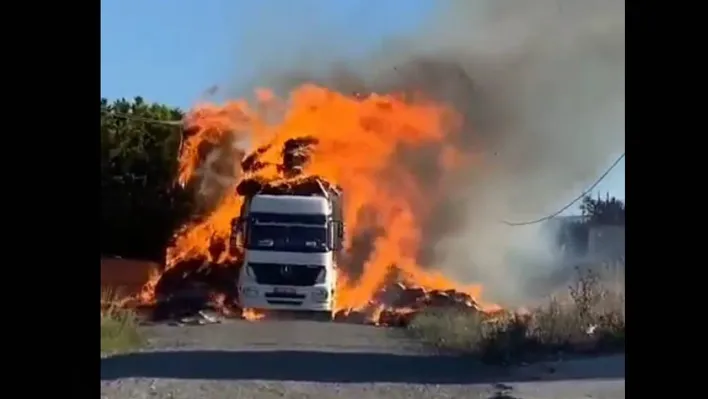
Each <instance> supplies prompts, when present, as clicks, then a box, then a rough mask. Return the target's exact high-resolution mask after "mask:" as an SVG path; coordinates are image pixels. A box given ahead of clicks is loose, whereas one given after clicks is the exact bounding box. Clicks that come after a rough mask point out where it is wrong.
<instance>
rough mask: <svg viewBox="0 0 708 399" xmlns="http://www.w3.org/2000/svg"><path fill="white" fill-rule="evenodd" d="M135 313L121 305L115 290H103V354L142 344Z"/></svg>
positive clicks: (122, 350) (125, 349)
mask: <svg viewBox="0 0 708 399" xmlns="http://www.w3.org/2000/svg"><path fill="white" fill-rule="evenodd" d="M141 343H142V338H141V336H140V334H139V333H138V329H137V322H136V318H135V314H134V313H133V312H132V311H131V310H130V309H126V308H124V307H123V306H121V298H120V296H119V295H117V294H116V293H115V292H113V291H108V290H103V291H102V292H101V354H110V353H117V352H124V351H127V350H130V349H133V348H136V347H138V346H140V344H141Z"/></svg>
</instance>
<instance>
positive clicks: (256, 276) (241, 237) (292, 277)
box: [234, 192, 343, 318]
mask: <svg viewBox="0 0 708 399" xmlns="http://www.w3.org/2000/svg"><path fill="white" fill-rule="evenodd" d="M337 206H340V205H339V201H336V198H332V196H331V195H329V194H327V193H326V192H325V193H324V195H311V196H303V195H267V194H257V195H255V196H253V197H251V198H249V199H247V201H246V203H245V204H244V207H243V209H242V215H241V217H240V218H237V219H235V220H234V233H235V234H234V236H235V237H237V239H236V240H237V243H234V244H235V245H241V246H242V247H243V250H244V261H243V264H242V266H241V271H240V275H239V280H238V297H239V302H240V305H241V306H242V307H243V308H252V309H259V310H278V311H281V310H282V311H303V312H311V313H315V314H317V317H318V318H331V317H332V313H333V310H334V295H335V289H336V284H337V265H336V259H337V256H336V253H337V252H338V251H339V250H340V249H341V247H342V239H343V224H342V222H341V220H339V219H341V212H338V211H336V210H335V207H337ZM338 215H340V216H338Z"/></svg>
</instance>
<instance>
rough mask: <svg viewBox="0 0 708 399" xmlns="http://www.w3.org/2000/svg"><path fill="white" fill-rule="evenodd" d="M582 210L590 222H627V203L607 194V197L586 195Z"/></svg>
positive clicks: (609, 223)
mask: <svg viewBox="0 0 708 399" xmlns="http://www.w3.org/2000/svg"><path fill="white" fill-rule="evenodd" d="M580 211H581V212H582V214H583V216H586V217H587V218H588V223H591V224H605V225H624V224H625V205H624V202H623V201H622V200H619V199H617V198H615V197H610V194H609V193H607V194H606V195H605V199H602V198H601V197H600V194H598V195H597V198H592V197H591V196H589V195H588V196H585V197H584V198H583V201H582V203H581V204H580Z"/></svg>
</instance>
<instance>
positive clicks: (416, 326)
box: [409, 264, 625, 363]
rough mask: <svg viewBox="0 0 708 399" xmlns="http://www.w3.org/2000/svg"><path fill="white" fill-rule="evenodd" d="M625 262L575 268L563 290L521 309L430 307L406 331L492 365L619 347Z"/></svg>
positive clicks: (621, 346)
mask: <svg viewBox="0 0 708 399" xmlns="http://www.w3.org/2000/svg"><path fill="white" fill-rule="evenodd" d="M624 298H625V294H624V265H623V264H622V265H603V266H602V267H595V268H585V269H578V271H577V277H576V279H575V281H573V283H572V284H571V285H570V286H569V287H568V291H567V293H565V294H564V295H561V296H554V297H552V298H550V299H549V300H548V302H547V303H546V304H545V305H543V306H539V307H537V308H535V309H532V310H530V311H528V312H523V313H505V314H502V315H496V316H486V315H482V314H480V313H475V312H470V311H469V310H464V309H463V310H459V309H458V310H456V309H431V310H429V311H426V312H423V313H422V314H420V315H418V316H416V318H415V319H414V320H413V322H412V323H411V325H410V326H409V331H410V332H411V333H412V334H413V335H415V336H417V337H418V338H420V339H422V340H424V341H426V342H428V343H430V344H432V345H434V346H436V347H437V348H439V349H441V350H448V351H456V352H466V353H475V354H478V355H480V356H481V357H482V359H483V360H486V361H489V362H492V363H512V362H517V361H527V360H533V359H534V358H538V357H543V356H547V355H549V354H555V353H558V352H562V353H593V352H594V353H598V352H613V351H620V350H624V345H625V303H624Z"/></svg>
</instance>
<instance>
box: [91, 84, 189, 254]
mask: <svg viewBox="0 0 708 399" xmlns="http://www.w3.org/2000/svg"><path fill="white" fill-rule="evenodd" d="M125 115H129V116H131V117H129V118H126V117H125ZM182 116H183V113H182V112H181V111H180V110H179V109H177V108H172V107H168V106H165V105H160V104H154V103H153V104H149V103H146V102H145V101H144V100H143V99H142V98H141V97H136V98H135V99H134V100H132V101H128V100H125V99H120V100H117V101H114V102H112V103H109V102H108V100H106V99H105V98H102V99H101V206H102V209H101V214H102V218H101V252H102V253H104V254H113V255H121V256H124V257H138V258H146V259H156V260H162V259H163V257H164V249H165V247H166V245H167V243H168V242H169V240H170V238H171V235H172V232H173V231H174V230H175V228H176V227H177V226H178V225H179V224H180V223H181V222H182V221H183V220H184V218H185V217H186V216H187V215H188V214H189V201H188V199H187V195H186V193H184V192H183V191H182V190H181V189H180V188H179V187H178V186H177V185H175V184H174V181H175V176H176V172H177V153H178V151H179V144H180V135H181V132H180V126H179V125H178V124H159V123H150V122H147V121H146V120H147V119H149V120H159V121H179V120H180V119H181V118H182Z"/></svg>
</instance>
